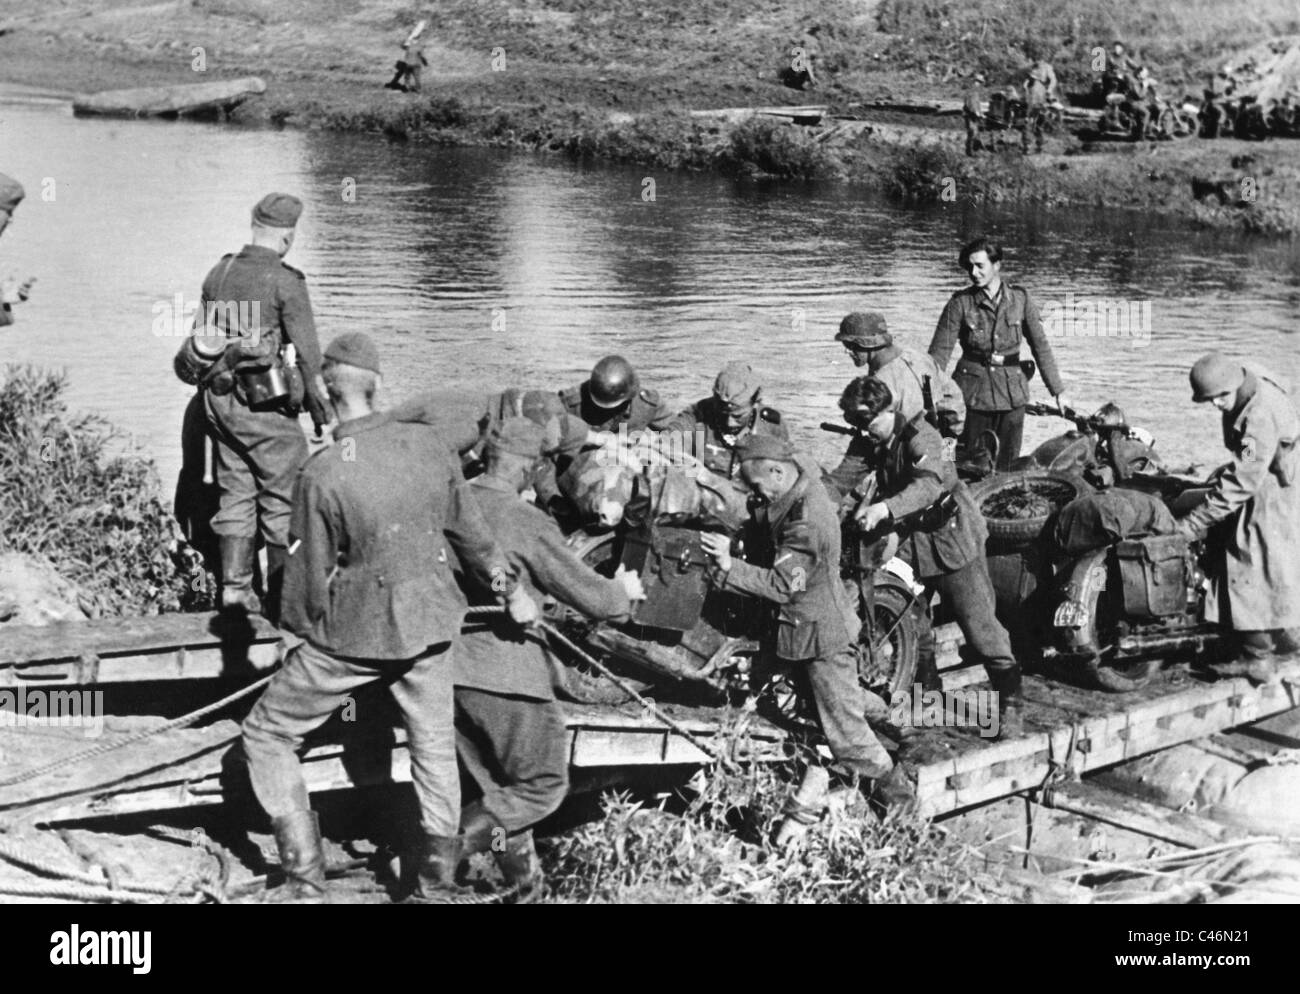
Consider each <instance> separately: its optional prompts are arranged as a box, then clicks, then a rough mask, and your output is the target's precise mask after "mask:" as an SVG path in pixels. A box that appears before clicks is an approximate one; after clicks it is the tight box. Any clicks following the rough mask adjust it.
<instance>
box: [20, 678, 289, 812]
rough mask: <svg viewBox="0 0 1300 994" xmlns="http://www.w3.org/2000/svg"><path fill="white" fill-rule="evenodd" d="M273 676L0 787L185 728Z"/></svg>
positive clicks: (46, 766)
mask: <svg viewBox="0 0 1300 994" xmlns="http://www.w3.org/2000/svg"><path fill="white" fill-rule="evenodd" d="M273 676H275V674H274V673H272V674H269V675H267V676H264V677H262V679H260V680H257V681H255V682H254V683H250V684H249V685H248V686H247V687H243V688H241V689H239V690H237V691H235V692H234V693H233V694H227V695H226V696H225V697H223V698H221V700H219V701H215V702H213V703H212V704H209V705H207V706H206V707H201V708H199V709H198V710H197V711H191V712H190V713H189V714H185V715H181V716H180V717H179V718H173V719H172V720H171V721H167V722H163V724H161V725H158V726H157V727H156V728H146V729H144V730H142V731H139V732H136V733H135V734H134V735H128V736H127V737H126V738H124V739H117V740H116V741H113V742H104V743H101V744H100V745H97V746H94V747H92V748H90V749H85V750H82V751H81V752H77V753H73V754H72V755H71V756H65V757H64V758H63V759H56V760H54V761H53V762H50V763H46V764H45V765H44V766H37V767H35V768H33V769H30V770H27V771H26V772H24V773H18V774H15V775H14V776H12V777H6V778H5V779H4V780H0V788H3V787H13V786H15V785H17V784H20V783H26V782H27V781H28V780H35V779H36V778H37V777H43V776H45V775H46V774H47V773H53V772H54V771H55V770H61V769H63V768H64V767H65V766H72V765H73V764H74V763H83V762H85V761H86V760H88V759H94V758H95V757H96V756H102V755H104V754H105V753H109V752H113V751H114V750H116V749H122V748H124V747H126V746H129V745H133V744H135V743H136V742H143V741H145V740H146V739H151V738H154V737H155V736H157V735H162V734H163V733H165V732H170V731H173V730H175V729H177V728H185V727H187V726H189V725H192V724H194V723H195V722H196V721H199V720H201V719H203V718H206V717H207V716H208V715H210V714H212V713H213V712H214V711H220V710H221V709H222V708H224V707H226V705H228V704H233V703H234V702H235V701H237V700H239V699H240V698H243V697H247V696H248V695H249V694H252V693H253V692H254V691H257V690H261V689H262V688H263V687H265V686H266V685H267V684H268V683H270V682H271V678H272V677H273ZM169 765H170V764H169Z"/></svg>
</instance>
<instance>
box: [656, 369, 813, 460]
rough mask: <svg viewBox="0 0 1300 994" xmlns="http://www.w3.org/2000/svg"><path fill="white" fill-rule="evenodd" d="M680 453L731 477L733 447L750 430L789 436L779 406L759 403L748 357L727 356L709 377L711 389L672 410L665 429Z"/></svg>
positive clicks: (741, 444) (738, 446) (742, 442)
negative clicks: (680, 408) (729, 358)
mask: <svg viewBox="0 0 1300 994" xmlns="http://www.w3.org/2000/svg"><path fill="white" fill-rule="evenodd" d="M666 430H667V431H668V432H671V433H672V434H671V435H670V436H669V437H670V438H671V439H672V441H673V443H674V444H676V445H677V446H678V447H679V449H680V451H681V452H682V454H684V455H689V456H694V457H695V458H697V459H699V460H700V461H701V462H703V463H704V466H705V468H706V469H709V470H711V471H712V472H714V473H718V474H719V475H721V476H726V477H729V478H731V479H735V477H736V476H738V475H739V473H740V457H739V454H738V451H739V450H740V449H742V448H743V447H744V446H745V444H746V443H747V441H748V440H749V439H750V438H751V437H752V436H754V435H772V436H774V437H776V438H781V439H789V437H790V433H789V431H788V430H787V429H786V426H785V424H784V423H783V422H782V420H781V412H780V411H777V410H775V409H774V408H771V407H767V406H766V405H765V404H764V403H763V385H762V381H761V380H760V379H759V377H758V375H757V374H756V373H755V372H754V369H753V367H752V366H750V364H749V363H747V362H744V361H741V360H737V361H735V362H729V363H727V365H726V366H725V367H724V368H723V370H722V372H720V373H719V374H718V377H717V379H716V380H714V381H713V394H712V395H711V396H709V397H705V398H704V399H703V400H697V401H696V402H695V403H694V404H692V405H691V406H690V407H688V408H687V409H686V410H684V411H682V412H681V413H680V414H678V415H677V416H675V417H674V418H673V419H672V420H671V421H670V422H668V426H667V429H666Z"/></svg>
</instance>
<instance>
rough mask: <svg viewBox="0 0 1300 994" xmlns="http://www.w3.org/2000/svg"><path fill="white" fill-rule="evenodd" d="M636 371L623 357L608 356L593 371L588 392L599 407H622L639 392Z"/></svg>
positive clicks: (588, 383)
mask: <svg viewBox="0 0 1300 994" xmlns="http://www.w3.org/2000/svg"><path fill="white" fill-rule="evenodd" d="M638 385H639V384H638V381H637V377H636V370H635V369H633V368H632V364H631V363H630V362H628V361H627V360H626V359H624V358H623V357H622V356H621V355H607V356H605V358H604V359H601V360H600V362H598V363H596V366H595V368H594V369H592V371H591V379H589V380H588V381H587V392H588V393H589V394H591V400H592V403H594V404H595V405H596V406H597V407H605V408H613V407H621V406H622V405H623V404H626V403H627V402H628V401H629V400H631V399H632V396H633V394H635V393H636V391H637V386H638Z"/></svg>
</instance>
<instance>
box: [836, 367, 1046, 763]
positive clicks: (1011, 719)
mask: <svg viewBox="0 0 1300 994" xmlns="http://www.w3.org/2000/svg"><path fill="white" fill-rule="evenodd" d="M841 407H842V408H843V409H844V412H845V417H846V418H848V419H849V422H850V423H851V424H854V425H856V426H858V427H861V428H862V430H863V431H865V432H866V433H867V434H868V435H870V436H871V438H872V440H873V441H874V442H875V443H876V444H877V445H879V446H881V457H880V460H879V462H878V467H879V468H878V473H879V483H880V488H879V491H878V492H877V493H876V495H875V497H874V498H873V499H872V500H871V501H870V502H867V501H863V502H862V504H861V505H860V506H859V507H858V509H857V510H856V512H855V513H854V517H855V518H856V520H857V521H858V523H859V524H860V526H861V528H862V530H863V531H864V532H870V531H873V530H875V529H876V528H879V527H882V526H885V525H889V524H892V523H895V522H898V521H900V520H902V519H904V518H911V517H913V516H917V515H919V516H920V521H921V523H920V525H919V527H916V528H914V529H912V530H910V531H909V532H908V533H907V534H904V535H903V536H902V539H901V542H900V544H899V547H898V555H899V556H900V557H901V558H902V559H903V560H905V561H906V562H907V563H908V565H910V566H911V567H912V570H913V571H914V572H915V574H916V577H917V579H918V580H919V581H920V582H922V583H924V584H925V585H926V588H927V593H926V595H925V597H924V599H923V600H922V602H921V603H923V604H925V603H929V601H930V599H931V597H932V596H933V594H934V593H935V592H936V591H937V592H938V593H939V596H940V598H941V599H942V602H943V603H944V604H945V605H946V606H947V608H948V610H949V611H951V613H952V615H953V617H954V618H955V619H956V621H957V624H958V626H959V627H960V628H961V631H962V635H963V636H964V637H965V640H966V647H967V651H968V652H970V653H971V654H972V655H973V656H974V657H975V658H976V659H978V660H979V662H981V663H983V664H984V668H985V670H986V672H987V673H988V677H989V682H990V684H992V686H993V689H994V690H996V691H997V692H998V708H999V711H1000V713H1001V729H1002V735H1003V737H1014V736H1017V735H1019V734H1020V724H1021V718H1022V714H1021V712H1022V709H1023V701H1022V695H1021V689H1020V680H1021V673H1020V664H1019V663H1018V662H1017V661H1016V658H1015V656H1014V655H1013V654H1012V651H1011V638H1010V636H1009V635H1008V634H1007V630H1006V629H1005V628H1003V627H1002V625H1001V623H1000V622H999V621H998V619H997V617H996V614H995V611H996V598H995V596H994V592H993V581H992V580H991V579H990V577H989V571H988V563H987V562H986V560H985V557H984V543H985V541H986V540H987V539H988V529H987V527H986V526H985V524H984V516H983V515H982V514H980V511H979V508H978V507H977V506H976V505H975V501H974V500H973V499H972V498H971V496H970V492H969V491H968V490H967V489H966V485H965V484H964V483H962V482H961V480H959V479H958V477H957V470H956V467H955V466H954V465H953V463H952V461H951V460H949V459H948V458H947V456H946V455H945V454H944V450H943V442H942V440H941V439H940V438H939V433H938V432H937V431H935V430H934V429H933V428H932V427H930V425H928V424H926V422H925V419H924V418H923V417H921V416H919V415H918V416H916V417H914V418H912V419H911V420H910V421H905V420H904V419H903V417H902V415H901V414H899V413H898V412H897V411H895V410H894V400H893V397H891V396H890V394H889V387H887V386H885V385H884V384H883V383H881V382H880V381H879V380H877V379H875V378H874V377H865V376H864V377H861V378H859V379H856V380H854V381H853V382H852V383H850V384H849V385H848V387H847V388H846V389H845V391H844V396H843V397H842V398H841ZM927 518H929V519H931V520H927ZM934 653H935V649H934V635H933V632H929V633H927V636H926V639H925V641H924V642H923V644H922V646H921V659H920V660H919V662H918V669H919V671H920V672H922V673H927V672H933V667H934Z"/></svg>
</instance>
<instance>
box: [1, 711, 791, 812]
mask: <svg viewBox="0 0 1300 994" xmlns="http://www.w3.org/2000/svg"><path fill="white" fill-rule="evenodd" d="M713 714H714V720H712V721H710V720H709V718H708V716H707V714H698V713H697V714H696V715H695V717H694V718H692V719H690V720H688V721H684V722H683V724H685V725H689V727H690V730H691V732H692V733H693V734H697V735H698V736H699V737H700V738H701V740H702V741H703V742H704V743H705V744H706V745H707V744H709V743H710V741H715V742H716V741H718V739H719V733H720V731H721V729H722V728H723V727H724V725H726V724H728V723H729V721H728V718H729V716H727V715H726V714H725V713H718V712H714V713H713ZM565 723H566V726H567V729H568V734H569V738H570V742H569V755H570V759H571V773H572V775H573V776H575V777H578V776H580V775H583V774H592V775H593V776H595V778H596V780H600V777H599V776H598V774H599V773H600V771H610V770H622V769H627V770H630V769H633V768H636V767H644V766H648V765H654V766H682V767H689V766H700V765H703V764H705V763H707V762H708V758H707V757H706V756H705V755H704V753H702V752H701V751H700V750H699V749H697V748H696V747H695V746H693V745H692V744H691V743H690V742H688V741H687V740H686V739H684V738H682V737H681V736H680V735H677V734H675V733H673V732H671V730H669V729H668V728H667V727H666V726H664V725H662V724H660V723H659V722H658V721H657V720H655V719H654V718H652V717H640V716H638V715H635V714H627V713H624V712H621V711H617V710H615V709H612V708H601V707H599V706H594V705H578V706H575V707H574V709H573V710H568V709H566V715H565ZM158 724H161V719H156V718H132V719H120V718H108V719H105V728H104V730H105V733H106V734H107V735H109V736H114V737H116V736H122V735H126V734H130V733H133V732H136V731H139V730H141V729H143V728H148V727H155V726H157V725H158ZM372 731H374V732H377V733H378V734H377V735H372V736H370V737H369V738H368V739H365V740H364V741H362V740H361V739H358V740H357V741H352V742H346V743H345V742H330V743H324V744H321V745H317V746H314V747H312V748H311V749H309V750H308V751H307V752H306V753H305V755H304V756H303V775H304V778H305V779H306V781H307V785H308V790H309V791H323V790H340V789H344V788H348V787H357V786H372V785H376V784H383V783H407V782H409V781H410V779H411V774H410V760H409V756H408V754H407V750H406V735H405V732H404V731H403V730H402V729H400V728H395V729H392V730H391V731H390V730H388V729H374V730H372ZM746 734H747V736H748V737H747V739H745V740H742V741H744V742H746V743H747V745H748V751H747V753H746V754H745V755H744V757H743V758H745V759H747V760H750V761H759V762H766V761H775V760H779V759H781V758H783V757H784V753H783V750H782V742H783V741H784V738H785V736H784V733H783V732H782V731H781V730H780V729H778V728H776V727H775V726H773V725H770V724H769V723H767V722H766V721H763V720H762V719H760V718H757V717H754V716H750V717H749V718H748V722H747V728H746ZM237 736H238V726H237V725H236V724H235V723H234V722H232V721H221V722H216V723H214V724H213V725H210V726H206V727H204V728H198V729H186V730H181V731H173V732H167V733H164V734H163V735H160V736H159V737H158V738H156V739H153V740H150V741H149V742H147V743H140V744H137V745H131V746H127V747H125V748H123V749H121V750H118V751H116V752H113V753H109V754H106V755H104V756H102V757H97V758H95V759H92V760H89V761H87V762H84V763H78V764H75V765H74V766H70V767H66V768H64V769H62V770H59V771H57V772H54V773H51V774H49V775H47V776H44V777H41V778H38V779H36V780H33V781H29V782H27V783H25V784H19V785H16V786H14V787H6V788H0V817H4V818H6V819H13V820H15V821H24V822H34V823H49V822H53V821H68V820H79V819H84V818H99V817H106V816H116V815H123V814H131V813H139V812H145V811H159V810H170V809H172V808H181V807H193V806H197V805H206V804H219V803H221V802H222V800H223V795H222V791H221V782H220V778H221V769H220V764H221V757H222V756H223V755H224V754H225V752H226V750H227V749H228V748H229V746H230V745H231V744H232V742H233V741H234V740H235V739H236V738H237ZM94 744H96V743H95V742H94V741H93V740H87V739H86V738H85V737H84V736H82V735H81V734H79V733H78V732H77V730H74V729H67V728H41V727H27V728H9V727H5V726H3V725H0V770H2V771H3V774H0V778H2V777H3V776H4V775H9V774H12V773H14V772H16V771H17V770H20V769H24V768H32V767H35V766H37V765H40V764H42V763H45V762H48V761H50V760H53V759H56V758H59V757H60V756H70V755H72V754H74V753H78V752H80V751H81V750H83V749H86V748H88V747H89V746H91V745H94ZM719 745H721V743H719ZM187 756H188V757H192V758H189V759H186V760H185V761H184V762H180V763H173V761H174V760H176V759H178V758H180V757H187ZM142 770H148V771H150V772H147V773H145V774H144V775H143V776H139V777H134V778H132V779H130V780H128V781H125V782H124V781H123V778H124V777H126V776H127V775H128V774H132V773H137V772H140V771H142ZM607 780H608V777H606V778H604V780H600V782H605V781H607ZM593 782H594V781H593ZM41 799H45V800H41ZM32 802H38V803H32Z"/></svg>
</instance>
